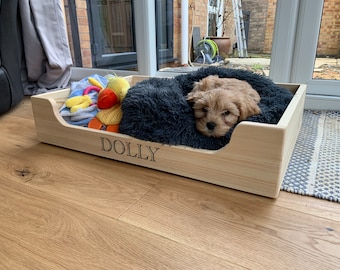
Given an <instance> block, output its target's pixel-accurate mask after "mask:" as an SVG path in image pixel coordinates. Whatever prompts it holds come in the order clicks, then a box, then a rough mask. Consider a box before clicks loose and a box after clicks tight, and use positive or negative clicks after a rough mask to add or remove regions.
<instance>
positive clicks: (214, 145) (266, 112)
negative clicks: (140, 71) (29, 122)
mask: <svg viewBox="0 0 340 270" xmlns="http://www.w3.org/2000/svg"><path fill="white" fill-rule="evenodd" d="M208 75H218V76H219V77H221V78H236V79H239V80H245V81H247V82H248V83H249V84H250V85H251V86H252V87H253V88H254V89H255V90H256V91H258V93H259V95H260V96H261V101H260V103H259V106H260V108H261V110H262V113H261V114H260V115H256V116H252V117H249V118H248V119H247V120H246V121H254V122H261V123H269V124H276V123H277V122H278V121H279V120H280V118H281V116H282V114H283V112H284V111H285V109H286V107H287V106H288V104H289V102H290V100H291V99H292V97H293V94H292V93H291V92H289V91H288V90H287V89H285V88H282V87H279V86H277V85H275V84H274V83H273V82H272V81H271V80H270V79H268V78H266V77H264V76H260V75H258V74H255V73H253V72H250V71H246V70H236V69H227V68H221V67H207V68H201V69H199V70H197V71H195V72H192V73H189V74H184V75H179V76H176V77H174V78H151V79H149V80H145V81H142V82H139V83H137V84H136V85H135V86H132V87H131V88H130V90H129V91H128V94H127V96H126V97H125V99H124V100H123V103H122V110H123V119H122V121H121V123H120V132H121V133H124V134H127V135H130V136H133V137H135V138H138V139H141V140H146V141H152V142H159V143H163V144H170V145H185V146H190V147H194V148H201V149H210V150H216V149H219V148H221V147H223V146H225V145H226V144H228V142H229V140H230V138H231V135H232V132H233V129H234V128H232V129H231V130H230V131H229V132H228V133H227V135H226V136H225V137H222V138H211V137H206V136H204V135H202V134H201V133H200V132H199V131H198V130H197V129H196V121H195V118H194V114H193V109H192V108H191V105H192V104H190V103H189V102H187V101H186V95H187V94H188V93H189V92H190V91H191V90H192V88H193V85H194V82H196V81H199V80H201V79H202V78H204V77H207V76H208Z"/></svg>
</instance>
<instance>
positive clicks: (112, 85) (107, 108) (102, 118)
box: [88, 76, 130, 132]
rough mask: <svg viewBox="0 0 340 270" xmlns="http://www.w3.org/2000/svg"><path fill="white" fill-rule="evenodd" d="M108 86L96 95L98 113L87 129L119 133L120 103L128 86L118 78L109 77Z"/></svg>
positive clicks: (122, 79) (123, 79)
mask: <svg viewBox="0 0 340 270" xmlns="http://www.w3.org/2000/svg"><path fill="white" fill-rule="evenodd" d="M107 79H108V84H107V86H106V88H104V89H102V90H101V91H100V92H99V94H98V101H97V106H98V109H99V111H98V113H97V115H96V116H95V118H93V119H92V120H91V121H90V122H89V124H88V127H89V128H94V129H101V130H106V131H112V132H119V124H120V121H121V119H122V116H123V113H122V109H121V102H122V101H123V99H124V98H125V96H126V94H127V92H128V90H129V88H130V84H129V82H128V81H127V80H126V79H125V78H123V77H119V76H110V77H108V78H107Z"/></svg>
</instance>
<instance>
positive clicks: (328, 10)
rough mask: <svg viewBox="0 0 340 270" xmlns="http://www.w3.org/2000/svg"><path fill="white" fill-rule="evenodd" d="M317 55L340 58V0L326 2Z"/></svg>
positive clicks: (326, 0) (325, 0)
mask: <svg viewBox="0 0 340 270" xmlns="http://www.w3.org/2000/svg"><path fill="white" fill-rule="evenodd" d="M317 55H320V56H329V55H330V56H340V0H324V9H323V14H322V21H321V29H320V35H319V42H318V49H317Z"/></svg>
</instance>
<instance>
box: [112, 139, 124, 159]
mask: <svg viewBox="0 0 340 270" xmlns="http://www.w3.org/2000/svg"><path fill="white" fill-rule="evenodd" d="M113 150H114V151H115V153H116V154H118V155H123V154H124V153H125V145H124V143H123V142H122V141H120V140H114V141H113Z"/></svg>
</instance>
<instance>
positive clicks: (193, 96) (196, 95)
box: [187, 91, 203, 102]
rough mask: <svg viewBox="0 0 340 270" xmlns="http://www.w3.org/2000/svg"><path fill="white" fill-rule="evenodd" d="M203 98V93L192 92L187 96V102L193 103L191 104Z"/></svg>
mask: <svg viewBox="0 0 340 270" xmlns="http://www.w3.org/2000/svg"><path fill="white" fill-rule="evenodd" d="M202 96H203V93H202V92H199V91H196V92H194V91H191V92H190V93H189V94H187V101H191V102H196V101H197V100H199V99H200V98H201V97H202Z"/></svg>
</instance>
